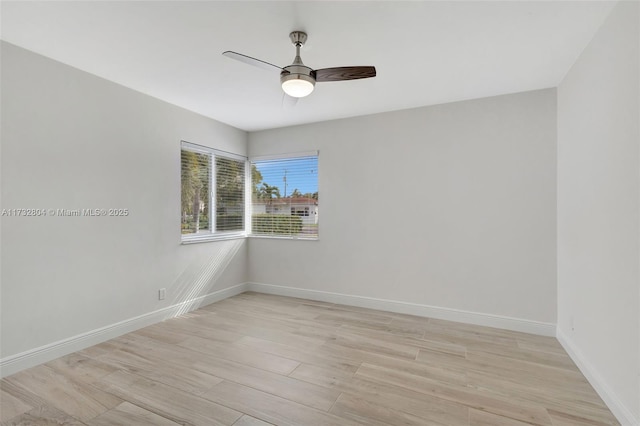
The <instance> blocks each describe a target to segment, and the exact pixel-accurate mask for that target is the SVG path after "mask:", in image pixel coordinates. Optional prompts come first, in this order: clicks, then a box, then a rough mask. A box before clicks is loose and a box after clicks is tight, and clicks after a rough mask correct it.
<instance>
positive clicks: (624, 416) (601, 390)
mask: <svg viewBox="0 0 640 426" xmlns="http://www.w3.org/2000/svg"><path fill="white" fill-rule="evenodd" d="M556 337H557V338H558V341H559V342H560V344H561V345H562V347H563V348H564V350H565V351H567V353H568V354H569V356H570V357H571V359H572V360H573V362H575V363H576V365H577V366H578V368H579V369H580V371H581V372H582V374H584V376H585V377H586V378H587V380H588V381H589V383H590V384H591V386H593V388H594V389H595V391H596V392H597V393H598V395H600V398H602V400H603V401H604V403H605V404H607V407H609V409H610V410H611V412H612V413H613V415H614V416H616V419H618V421H619V422H620V424H621V425H622V426H640V419H638V418H636V417H635V416H634V415H633V413H632V412H631V410H629V409H628V408H627V407H625V406H624V404H623V403H622V402H621V401H620V398H618V396H617V395H616V393H615V392H614V391H613V389H611V387H609V385H607V383H606V381H605V380H604V379H603V378H602V376H601V375H600V374H599V373H598V371H597V370H596V369H595V368H594V367H593V365H591V363H590V362H589V361H588V360H587V358H586V357H585V356H584V355H583V354H582V351H580V349H578V348H577V347H576V346H575V345H574V344H573V342H572V341H571V339H569V337H568V336H567V335H566V334H564V333H563V332H562V331H561V330H560V329H559V328H558V330H557V332H556Z"/></svg>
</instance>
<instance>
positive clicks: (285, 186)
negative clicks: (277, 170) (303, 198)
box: [282, 169, 287, 198]
mask: <svg viewBox="0 0 640 426" xmlns="http://www.w3.org/2000/svg"><path fill="white" fill-rule="evenodd" d="M282 180H283V181H284V198H287V169H284V177H283V178H282Z"/></svg>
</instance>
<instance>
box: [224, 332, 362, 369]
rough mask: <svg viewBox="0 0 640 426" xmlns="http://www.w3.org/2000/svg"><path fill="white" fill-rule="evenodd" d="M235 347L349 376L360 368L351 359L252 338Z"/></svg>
mask: <svg viewBox="0 0 640 426" xmlns="http://www.w3.org/2000/svg"><path fill="white" fill-rule="evenodd" d="M235 345H236V346H237V347H240V348H244V349H245V350H249V351H254V352H257V353H268V354H274V355H278V356H281V357H283V358H288V359H292V360H296V361H297V362H300V363H307V364H313V365H319V366H323V367H327V368H331V369H333V370H335V371H344V372H348V373H350V374H351V375H353V373H355V372H356V370H357V369H358V367H360V364H361V362H360V361H358V360H353V359H351V358H345V357H341V356H338V355H337V354H335V353H331V352H329V351H323V350H321V349H320V348H299V347H294V346H289V345H285V344H282V343H277V342H272V341H270V340H264V339H258V338H256V337H252V336H245V337H243V338H242V339H240V340H238V341H237V342H236V343H235Z"/></svg>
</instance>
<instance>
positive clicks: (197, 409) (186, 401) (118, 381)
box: [96, 371, 242, 426]
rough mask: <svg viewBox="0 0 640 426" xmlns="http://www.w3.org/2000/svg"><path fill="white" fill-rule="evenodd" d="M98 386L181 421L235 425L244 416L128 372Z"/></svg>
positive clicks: (109, 376)
mask: <svg viewBox="0 0 640 426" xmlns="http://www.w3.org/2000/svg"><path fill="white" fill-rule="evenodd" d="M96 385H98V386H100V387H101V389H104V390H105V391H107V392H111V393H113V394H114V395H118V396H119V397H120V398H122V399H123V400H127V401H130V402H131V403H133V404H135V405H137V406H139V407H141V408H144V409H145V410H147V411H150V412H152V413H156V414H157V415H159V416H162V417H164V418H167V419H169V420H172V421H174V422H176V423H178V424H188V425H194V426H197V425H203V426H211V425H216V426H222V425H232V424H233V423H234V422H235V421H236V420H238V419H239V418H240V417H242V413H241V412H239V411H236V410H232V409H231V408H228V407H225V406H222V405H220V404H216V403H215V402H212V401H210V400H207V399H203V398H201V397H199V396H197V395H193V394H190V393H188V392H184V391H182V390H180V389H177V388H174V387H172V386H168V385H165V384H162V383H159V382H155V381H153V380H149V379H146V378H144V377H142V376H137V375H135V374H132V373H129V372H125V371H117V372H115V373H112V374H109V375H108V376H105V377H103V378H101V379H100V380H98V381H97V382H96Z"/></svg>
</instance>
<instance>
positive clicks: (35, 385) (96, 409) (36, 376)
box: [4, 365, 122, 421]
mask: <svg viewBox="0 0 640 426" xmlns="http://www.w3.org/2000/svg"><path fill="white" fill-rule="evenodd" d="M4 380H6V381H7V382H9V383H12V384H14V385H15V386H17V387H20V388H23V389H24V390H27V391H29V392H31V393H33V394H35V395H37V396H39V397H40V398H42V399H43V400H44V401H46V402H47V403H48V404H49V405H50V406H52V407H54V408H57V409H58V410H60V411H63V412H65V413H67V414H69V415H71V416H73V417H75V418H76V419H79V420H81V421H84V420H90V419H92V418H94V417H96V416H98V415H100V414H102V413H104V412H105V411H108V410H110V409H111V408H113V407H115V406H117V405H119V404H120V403H122V400H121V399H120V398H117V397H115V396H113V395H111V394H109V393H106V392H103V391H101V390H100V389H97V388H95V387H93V386H92V385H90V384H86V383H83V382H81V381H78V380H74V379H73V378H71V377H68V376H65V375H63V374H61V373H58V372H56V371H55V370H53V369H52V368H50V367H48V366H46V365H40V366H37V367H34V368H30V369H28V370H24V371H21V372H19V373H17V374H14V375H12V376H10V377H7V378H5V379H4Z"/></svg>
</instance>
